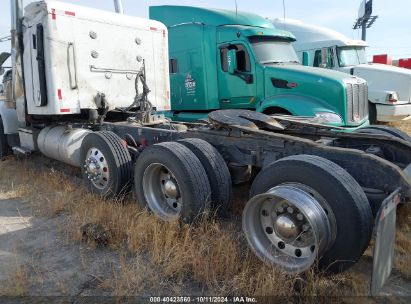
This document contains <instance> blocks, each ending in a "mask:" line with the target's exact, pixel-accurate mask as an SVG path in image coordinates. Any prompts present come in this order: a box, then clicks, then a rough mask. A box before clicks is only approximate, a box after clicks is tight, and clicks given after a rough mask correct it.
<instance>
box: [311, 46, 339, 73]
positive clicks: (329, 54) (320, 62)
mask: <svg viewBox="0 0 411 304" xmlns="http://www.w3.org/2000/svg"><path fill="white" fill-rule="evenodd" d="M322 56H323V54H322V51H321V50H316V51H315V53H314V63H313V66H315V67H320V68H327V69H331V68H333V67H334V51H333V49H332V48H327V51H326V54H325V57H324V59H323V58H322Z"/></svg>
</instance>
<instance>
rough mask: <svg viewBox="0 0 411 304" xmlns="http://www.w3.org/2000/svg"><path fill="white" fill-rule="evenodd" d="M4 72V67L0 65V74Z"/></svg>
mask: <svg viewBox="0 0 411 304" xmlns="http://www.w3.org/2000/svg"><path fill="white" fill-rule="evenodd" d="M3 74H4V68H3V67H2V66H0V76H1V75H3Z"/></svg>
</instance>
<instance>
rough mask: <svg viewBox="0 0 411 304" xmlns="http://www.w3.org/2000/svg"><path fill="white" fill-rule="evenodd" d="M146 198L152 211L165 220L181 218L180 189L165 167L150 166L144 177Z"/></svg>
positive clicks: (154, 164)
mask: <svg viewBox="0 0 411 304" xmlns="http://www.w3.org/2000/svg"><path fill="white" fill-rule="evenodd" d="M143 189H144V197H145V199H146V202H147V205H148V207H149V208H150V210H151V211H152V212H153V213H154V214H156V215H158V216H159V217H160V218H162V219H164V220H173V219H176V218H178V217H179V215H180V213H181V207H182V196H181V192H180V187H179V185H178V182H177V179H176V178H175V176H174V174H173V173H172V172H171V171H170V170H169V169H168V168H167V167H166V166H164V165H162V164H159V163H153V164H150V165H149V166H148V167H147V168H146V169H145V171H144V175H143Z"/></svg>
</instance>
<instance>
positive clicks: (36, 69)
mask: <svg viewBox="0 0 411 304" xmlns="http://www.w3.org/2000/svg"><path fill="white" fill-rule="evenodd" d="M30 34H31V80H32V90H33V91H32V94H33V95H32V96H33V102H34V105H35V106H36V107H43V106H46V105H47V82H46V65H45V57H44V56H45V54H44V28H43V24H42V23H37V24H34V25H33V26H32V27H31V28H30Z"/></svg>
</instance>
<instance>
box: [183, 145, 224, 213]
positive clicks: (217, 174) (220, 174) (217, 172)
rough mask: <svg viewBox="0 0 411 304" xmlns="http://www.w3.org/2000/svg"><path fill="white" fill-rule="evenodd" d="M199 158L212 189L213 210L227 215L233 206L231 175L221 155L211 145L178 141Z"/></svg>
mask: <svg viewBox="0 0 411 304" xmlns="http://www.w3.org/2000/svg"><path fill="white" fill-rule="evenodd" d="M178 142H179V143H180V144H182V145H184V146H186V147H187V148H189V149H190V150H191V152H193V153H194V154H195V156H197V158H198V159H199V160H200V162H201V164H202V165H203V167H204V169H205V171H206V173H207V176H208V181H209V183H210V187H211V208H212V209H213V210H216V211H217V212H218V213H219V214H220V215H227V212H228V209H229V208H230V206H231V205H230V204H231V196H232V187H231V175H230V171H229V170H228V167H227V164H226V162H225V161H224V158H223V157H222V156H221V154H220V153H219V152H218V151H217V149H216V148H214V147H213V146H212V145H211V144H210V143H208V142H206V141H204V140H202V139H199V138H189V139H183V140H180V141H178Z"/></svg>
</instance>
